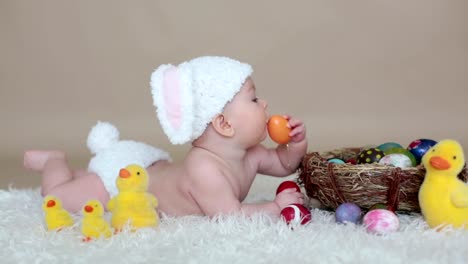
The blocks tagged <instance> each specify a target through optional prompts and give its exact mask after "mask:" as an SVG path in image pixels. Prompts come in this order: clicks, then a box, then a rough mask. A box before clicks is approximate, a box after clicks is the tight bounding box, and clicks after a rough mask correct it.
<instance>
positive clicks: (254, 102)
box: [223, 77, 268, 146]
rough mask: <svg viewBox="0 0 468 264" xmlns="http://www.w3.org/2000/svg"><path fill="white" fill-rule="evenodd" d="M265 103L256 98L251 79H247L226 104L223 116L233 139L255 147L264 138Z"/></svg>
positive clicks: (265, 121)
mask: <svg viewBox="0 0 468 264" xmlns="http://www.w3.org/2000/svg"><path fill="white" fill-rule="evenodd" d="M267 106H268V104H267V102H266V101H265V100H263V99H259V98H258V97H257V93H256V89H255V84H254V82H253V80H252V78H250V77H249V78H247V80H246V81H245V83H244V85H243V86H242V88H241V89H240V91H239V92H238V93H237V94H236V96H234V98H233V100H232V101H231V102H230V103H228V104H227V105H226V107H225V109H224V112H223V114H224V115H225V116H226V117H227V119H228V120H229V122H230V123H231V125H232V126H233V127H234V129H235V133H236V135H235V137H238V138H239V139H240V140H241V142H240V143H245V144H247V145H249V146H250V145H252V146H253V145H256V144H258V143H260V142H261V141H263V140H264V139H265V138H266V135H267V130H266V124H267V122H268V114H267V111H266V109H267Z"/></svg>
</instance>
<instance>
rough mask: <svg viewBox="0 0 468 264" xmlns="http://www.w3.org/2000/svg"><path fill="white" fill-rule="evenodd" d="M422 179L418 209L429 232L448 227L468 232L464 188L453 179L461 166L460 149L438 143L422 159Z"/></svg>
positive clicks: (467, 189)
mask: <svg viewBox="0 0 468 264" xmlns="http://www.w3.org/2000/svg"><path fill="white" fill-rule="evenodd" d="M422 164H423V165H424V167H425V168H426V176H425V178H424V181H423V183H422V185H421V187H420V189H419V206H420V207H421V212H422V214H423V216H424V219H425V220H426V222H427V223H428V224H429V226H430V227H431V228H436V227H437V228H438V229H439V230H440V229H442V228H443V227H444V226H447V225H452V226H453V227H455V228H465V229H468V185H467V184H465V183H464V182H463V181H461V180H459V179H458V178H457V175H458V174H459V173H460V172H461V170H462V169H463V167H464V165H465V156H464V154H463V148H462V147H461V145H460V144H459V143H458V142H457V141H455V140H450V139H446V140H442V141H440V142H439V143H437V144H436V145H434V146H433V147H432V148H431V149H429V151H428V152H426V154H425V155H424V156H423V158H422Z"/></svg>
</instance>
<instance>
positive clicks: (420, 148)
mask: <svg viewBox="0 0 468 264" xmlns="http://www.w3.org/2000/svg"><path fill="white" fill-rule="evenodd" d="M435 144H437V142H436V141H434V140H432V139H426V138H422V139H417V140H415V141H413V142H411V143H410V144H409V145H408V148H407V149H408V150H409V151H410V152H411V153H412V154H413V155H414V157H415V158H416V164H419V163H421V158H422V156H424V154H426V152H427V151H428V150H429V149H430V148H431V147H432V146H434V145H435Z"/></svg>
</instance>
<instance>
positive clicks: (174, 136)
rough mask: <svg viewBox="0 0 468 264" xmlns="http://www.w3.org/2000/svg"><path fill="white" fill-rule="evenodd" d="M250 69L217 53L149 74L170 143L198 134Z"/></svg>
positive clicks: (161, 68) (227, 100)
mask: <svg viewBox="0 0 468 264" xmlns="http://www.w3.org/2000/svg"><path fill="white" fill-rule="evenodd" d="M252 71H253V70H252V67H251V66H250V65H248V64H245V63H241V62H239V61H236V60H233V59H230V58H227V57H217V56H206V57H199V58H195V59H192V60H190V61H186V62H183V63H181V64H179V65H178V66H173V65H171V64H163V65H161V66H159V67H158V68H157V69H156V70H155V71H154V72H153V74H152V75H151V92H152V94H153V101H154V105H155V106H156V108H157V115H158V118H159V122H160V123H161V126H162V128H163V130H164V133H165V134H166V135H167V137H168V138H169V140H170V141H171V143H172V144H184V143H186V142H191V141H193V140H195V139H197V138H198V137H199V136H201V135H202V134H203V132H204V131H205V129H206V128H207V126H208V124H209V123H210V122H211V120H212V119H213V118H214V117H215V116H216V115H217V114H219V113H221V112H222V111H223V108H224V106H225V105H226V104H227V103H228V102H230V101H231V100H232V98H233V97H234V96H235V95H236V94H237V92H239V90H240V88H241V87H242V85H243V84H244V82H245V81H246V79H247V78H248V77H249V76H250V75H252Z"/></svg>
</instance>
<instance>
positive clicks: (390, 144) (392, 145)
mask: <svg viewBox="0 0 468 264" xmlns="http://www.w3.org/2000/svg"><path fill="white" fill-rule="evenodd" d="M377 148H378V149H380V150H381V151H383V152H385V151H387V150H389V149H392V148H403V146H402V145H400V144H398V143H395V142H386V143H383V144H381V145H379V146H377Z"/></svg>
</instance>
